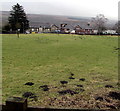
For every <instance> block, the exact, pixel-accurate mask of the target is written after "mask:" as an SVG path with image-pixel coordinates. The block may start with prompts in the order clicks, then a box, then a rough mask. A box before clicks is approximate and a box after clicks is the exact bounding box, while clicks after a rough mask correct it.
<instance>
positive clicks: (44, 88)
mask: <svg viewBox="0 0 120 111" xmlns="http://www.w3.org/2000/svg"><path fill="white" fill-rule="evenodd" d="M39 88H42V90H43V91H49V88H48V85H43V86H40V87H39Z"/></svg>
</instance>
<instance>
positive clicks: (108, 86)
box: [105, 85, 114, 88]
mask: <svg viewBox="0 0 120 111" xmlns="http://www.w3.org/2000/svg"><path fill="white" fill-rule="evenodd" d="M105 87H106V88H114V87H113V86H112V85H105Z"/></svg>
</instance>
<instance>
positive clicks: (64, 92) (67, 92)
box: [58, 89, 78, 95]
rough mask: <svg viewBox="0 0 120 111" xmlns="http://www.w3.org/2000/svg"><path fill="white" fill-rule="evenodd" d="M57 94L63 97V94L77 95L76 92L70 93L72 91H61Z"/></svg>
mask: <svg viewBox="0 0 120 111" xmlns="http://www.w3.org/2000/svg"><path fill="white" fill-rule="evenodd" d="M58 93H59V94H60V95H65V94H71V95H74V94H78V92H75V91H72V90H70V89H68V90H63V91H58Z"/></svg>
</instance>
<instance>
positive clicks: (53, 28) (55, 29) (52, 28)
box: [50, 24, 60, 33]
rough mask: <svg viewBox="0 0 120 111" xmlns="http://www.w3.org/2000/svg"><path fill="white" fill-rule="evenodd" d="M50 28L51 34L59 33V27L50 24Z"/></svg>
mask: <svg viewBox="0 0 120 111" xmlns="http://www.w3.org/2000/svg"><path fill="white" fill-rule="evenodd" d="M50 27H51V32H52V33H58V32H60V30H59V27H58V26H57V25H55V24H52V25H51V26H50Z"/></svg>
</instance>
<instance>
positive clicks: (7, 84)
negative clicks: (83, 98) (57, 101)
mask: <svg viewBox="0 0 120 111" xmlns="http://www.w3.org/2000/svg"><path fill="white" fill-rule="evenodd" d="M114 47H117V37H114V36H85V35H84V36H81V35H56V34H29V35H22V34H21V35H20V38H19V39H18V38H17V36H16V35H3V102H4V101H5V99H6V98H7V97H9V96H20V97H21V96H22V94H23V93H24V92H27V91H31V92H34V93H36V94H37V95H38V96H39V99H38V101H37V102H35V101H30V102H29V104H30V105H43V106H44V105H45V102H43V101H44V99H45V97H46V96H47V97H58V98H59V95H58V93H57V91H59V90H62V89H65V88H66V89H67V88H70V89H74V88H75V85H76V84H83V85H84V88H85V90H86V91H85V92H84V93H83V95H84V94H86V95H87V93H88V92H95V91H97V90H99V89H100V88H103V87H104V85H106V84H113V86H116V85H115V84H116V83H117V65H118V64H117V50H115V49H114ZM70 72H72V73H74V74H75V76H74V77H75V80H69V79H68V78H69V76H70ZM79 78H85V79H86V81H85V82H80V81H79ZM60 80H67V81H69V83H68V85H67V86H66V87H65V88H64V87H62V86H61V84H60V82H59V81H60ZM29 81H30V82H34V83H35V85H33V86H26V85H24V84H25V83H26V82H29ZM44 84H47V85H49V87H50V91H49V92H44V91H42V90H41V89H39V86H41V85H44ZM55 86H57V88H54V87H55ZM88 98H89V97H88ZM46 104H47V103H46Z"/></svg>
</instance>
